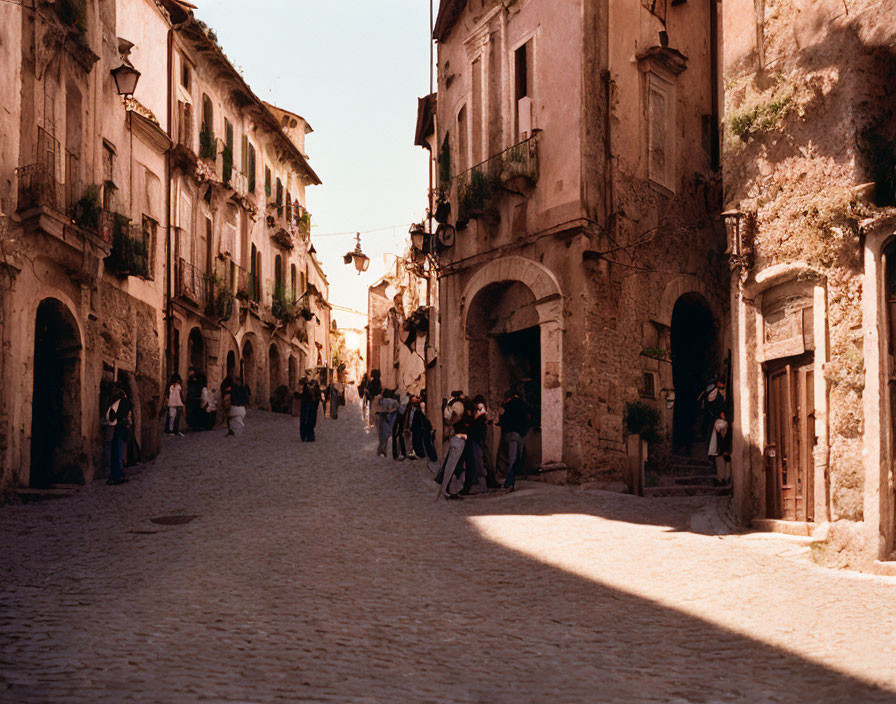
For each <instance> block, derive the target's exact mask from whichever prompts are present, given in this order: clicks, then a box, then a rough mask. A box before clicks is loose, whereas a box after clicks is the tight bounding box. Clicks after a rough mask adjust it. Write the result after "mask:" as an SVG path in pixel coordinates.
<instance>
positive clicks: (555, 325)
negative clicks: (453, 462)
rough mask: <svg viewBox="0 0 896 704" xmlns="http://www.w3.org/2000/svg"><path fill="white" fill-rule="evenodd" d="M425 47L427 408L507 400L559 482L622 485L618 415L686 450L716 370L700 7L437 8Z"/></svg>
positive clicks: (713, 112)
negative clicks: (434, 308)
mask: <svg viewBox="0 0 896 704" xmlns="http://www.w3.org/2000/svg"><path fill="white" fill-rule="evenodd" d="M435 39H436V41H437V42H438V92H437V96H436V98H435V102H436V108H435V112H434V116H433V135H432V136H431V137H430V138H429V139H431V140H432V145H433V148H432V153H433V157H434V162H435V163H434V170H435V179H434V180H435V182H436V183H435V187H436V191H435V197H434V201H435V202H434V203H433V211H434V213H435V214H436V216H437V219H438V220H440V221H441V224H440V227H439V229H438V232H437V233H434V243H433V246H434V248H435V251H436V256H437V262H438V278H439V280H438V292H439V324H438V328H439V333H438V334H439V339H438V350H437V353H438V364H437V367H438V374H439V379H438V382H437V383H436V384H435V386H436V387H437V388H438V389H439V390H440V395H441V396H444V395H445V394H446V392H447V391H449V390H453V389H463V390H464V391H466V392H467V393H468V394H477V393H483V394H485V395H486V396H487V397H488V398H489V400H490V402H491V403H492V405H496V404H497V403H498V402H499V401H500V400H501V398H502V395H503V393H504V391H505V390H506V389H507V388H508V387H509V386H510V385H512V384H518V385H522V387H523V388H524V390H525V393H526V396H527V397H528V400H529V403H530V405H531V406H532V407H533V409H534V411H535V418H534V421H535V422H534V425H535V427H534V429H533V431H532V433H530V437H529V439H528V441H527V445H528V447H527V453H528V457H529V461H530V463H531V464H532V465H533V466H534V467H541V468H543V469H553V470H556V471H558V472H561V473H562V472H568V479H569V480H571V481H584V480H588V479H592V478H596V477H598V476H599V475H601V474H606V473H609V474H618V473H619V472H621V471H623V468H624V467H625V465H626V462H627V460H626V450H625V430H624V427H623V425H624V424H623V418H624V415H625V411H626V407H627V405H628V404H632V403H636V402H642V403H645V404H647V405H649V406H652V407H654V408H656V409H657V410H658V411H659V412H660V414H661V417H662V421H661V423H662V425H663V428H662V430H667V431H668V433H669V435H670V437H672V438H673V439H674V442H675V443H676V444H679V445H682V446H687V445H689V444H692V443H693V441H694V440H695V439H696V437H695V434H696V430H695V426H696V424H697V408H696V397H697V395H698V394H699V391H700V390H701V385H702V384H703V383H704V382H705V381H707V380H709V379H711V378H713V377H715V376H718V375H725V374H726V369H727V365H726V359H727V354H728V345H727V339H728V335H727V328H728V313H727V311H728V298H729V293H728V271H727V262H726V259H725V257H724V256H723V255H724V251H725V248H726V242H725V231H724V227H723V225H722V222H721V220H720V219H719V217H718V213H719V212H720V209H721V208H720V206H721V182H720V171H719V138H718V130H717V127H716V126H717V125H718V119H719V110H720V107H719V97H720V96H719V93H718V87H719V66H718V57H719V17H718V15H717V6H716V3H670V4H668V7H667V3H654V2H643V3H631V4H626V5H625V7H622V5H621V4H620V3H610V2H608V1H607V0H572V1H569V2H563V3H557V2H553V1H549V0H516V1H514V2H496V1H491V0H443V1H442V2H441V5H440V8H439V14H438V18H437V21H436V26H435ZM429 108H430V101H429V100H428V99H424V100H423V101H421V103H420V115H419V119H418V143H420V142H421V141H422V142H424V143H425V141H426V139H427V135H426V132H427V131H428V130H427V129H426V128H425V125H426V124H427V121H428V118H427V115H426V112H427V110H428V109H429ZM421 138H422V139H421ZM448 206H450V214H448V213H447V209H448Z"/></svg>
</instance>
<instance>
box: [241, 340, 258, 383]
mask: <svg viewBox="0 0 896 704" xmlns="http://www.w3.org/2000/svg"><path fill="white" fill-rule="evenodd" d="M240 368H241V371H240V373H241V375H242V377H243V383H244V384H245V385H246V386H248V387H249V392H250V396H251V395H252V394H255V393H257V390H256V388H255V381H256V379H255V348H254V347H253V346H252V340H246V341H245V342H244V343H243V355H242V359H241V360H240Z"/></svg>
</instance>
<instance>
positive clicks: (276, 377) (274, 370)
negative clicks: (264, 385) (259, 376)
mask: <svg viewBox="0 0 896 704" xmlns="http://www.w3.org/2000/svg"><path fill="white" fill-rule="evenodd" d="M280 378H281V374H280V350H278V349H277V345H276V344H275V343H273V342H272V343H271V346H270V348H269V349H268V383H269V384H270V388H269V392H270V393H271V394H273V393H274V391H276V389H277V387H278V386H280V384H281V383H282V382H281V381H280Z"/></svg>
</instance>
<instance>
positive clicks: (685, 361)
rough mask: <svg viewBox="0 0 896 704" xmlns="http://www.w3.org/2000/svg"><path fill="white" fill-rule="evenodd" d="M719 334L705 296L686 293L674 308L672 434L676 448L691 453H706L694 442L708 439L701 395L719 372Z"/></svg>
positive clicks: (697, 442)
mask: <svg viewBox="0 0 896 704" xmlns="http://www.w3.org/2000/svg"><path fill="white" fill-rule="evenodd" d="M717 334H718V326H717V324H716V322H715V320H714V319H713V316H712V311H711V310H710V308H709V303H707V301H706V299H705V298H704V297H703V296H701V295H700V294H699V293H686V294H685V295H683V296H682V297H681V298H679V299H678V301H676V303H675V308H674V309H673V310H672V350H671V352H672V384H673V386H674V387H675V408H674V411H673V416H672V437H673V443H674V445H675V447H676V448H680V449H684V450H685V451H688V452H691V451H693V452H700V453H701V454H702V451H703V448H702V447H701V448H699V449H698V448H695V447H694V445H695V444H699V443H702V442H704V441H705V440H706V438H705V437H704V431H705V430H706V428H704V427H703V426H704V422H703V421H704V418H703V413H702V411H701V409H700V402H699V401H698V397H699V396H700V393H701V392H702V391H703V390H704V389H706V387H707V386H708V385H709V384H711V383H712V381H713V380H714V379H715V378H716V375H717V374H718V372H719V368H718V367H719V360H718V350H717V349H716V340H717ZM725 381H726V382H727V379H726V380H725Z"/></svg>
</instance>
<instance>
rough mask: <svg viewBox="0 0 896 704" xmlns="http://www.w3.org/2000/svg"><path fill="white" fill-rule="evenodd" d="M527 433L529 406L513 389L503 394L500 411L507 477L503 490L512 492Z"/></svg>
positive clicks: (520, 466)
mask: <svg viewBox="0 0 896 704" xmlns="http://www.w3.org/2000/svg"><path fill="white" fill-rule="evenodd" d="M528 432H529V405H528V404H527V403H526V402H525V401H524V400H523V399H522V398H521V397H520V395H519V392H518V391H517V390H516V389H515V388H513V389H511V390H509V391H508V392H507V393H506V394H505V400H504V404H503V406H502V409H501V444H502V446H503V448H504V452H505V453H506V455H505V458H506V461H507V477H506V479H505V480H504V488H505V489H507V490H509V491H513V490H514V488H515V486H516V474H517V472H518V471H520V470H521V469H522V461H523V455H524V453H525V450H526V435H527V434H528Z"/></svg>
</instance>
